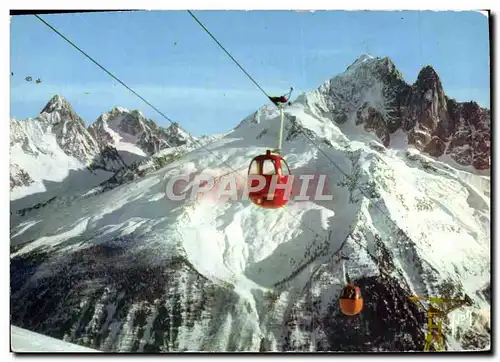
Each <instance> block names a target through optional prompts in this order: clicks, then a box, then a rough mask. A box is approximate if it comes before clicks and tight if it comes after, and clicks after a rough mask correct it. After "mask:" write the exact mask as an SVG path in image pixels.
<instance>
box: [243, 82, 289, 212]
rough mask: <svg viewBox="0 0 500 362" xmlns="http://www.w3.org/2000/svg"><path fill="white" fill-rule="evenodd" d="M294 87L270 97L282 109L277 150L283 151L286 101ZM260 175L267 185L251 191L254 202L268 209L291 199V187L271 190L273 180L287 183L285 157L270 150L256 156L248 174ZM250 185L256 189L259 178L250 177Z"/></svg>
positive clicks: (287, 175) (249, 193)
mask: <svg viewBox="0 0 500 362" xmlns="http://www.w3.org/2000/svg"><path fill="white" fill-rule="evenodd" d="M292 91H293V87H291V88H290V92H289V93H288V96H279V97H269V99H270V100H271V101H272V102H273V103H274V104H275V105H277V106H278V108H279V110H280V121H281V123H280V130H279V133H278V148H277V149H276V152H278V153H280V151H281V142H282V140H283V121H284V111H283V108H284V107H285V105H286V103H287V102H288V100H289V99H290V96H291V94H292ZM252 175H259V176H264V178H265V185H264V187H262V188H260V190H258V191H249V192H248V197H249V198H250V200H252V202H253V203H254V204H255V205H257V206H260V207H263V208H266V209H277V208H279V207H283V206H285V205H286V203H287V202H288V200H289V197H290V193H291V187H280V188H276V189H275V190H270V189H271V186H272V184H273V180H275V181H274V182H275V183H276V185H287V184H288V180H289V176H290V169H289V168H288V165H287V164H286V162H285V160H284V158H283V157H281V156H280V155H279V154H271V151H270V150H267V151H266V154H265V155H260V156H257V157H255V158H254V159H253V160H252V162H250V166H249V167H248V176H252ZM248 186H249V187H251V188H253V189H255V188H256V187H258V186H259V180H256V179H255V178H254V179H252V178H251V177H249V179H248Z"/></svg>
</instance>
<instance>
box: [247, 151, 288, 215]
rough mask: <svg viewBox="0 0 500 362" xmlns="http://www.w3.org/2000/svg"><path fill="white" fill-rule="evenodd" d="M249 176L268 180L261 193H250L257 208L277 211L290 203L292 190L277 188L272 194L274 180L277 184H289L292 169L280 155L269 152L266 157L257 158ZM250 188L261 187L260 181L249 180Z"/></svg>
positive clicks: (249, 195)
mask: <svg viewBox="0 0 500 362" xmlns="http://www.w3.org/2000/svg"><path fill="white" fill-rule="evenodd" d="M248 175H249V176H251V175H261V176H264V178H265V179H266V184H265V186H264V187H263V188H261V189H260V190H259V191H254V192H249V193H248V197H249V198H250V200H251V201H252V202H253V203H254V204H255V205H257V206H260V207H263V208H266V209H276V208H279V207H283V206H285V205H286V203H287V202H288V199H289V197H290V188H287V189H285V188H277V189H276V190H275V191H274V193H273V194H272V195H271V194H270V191H271V190H270V187H271V183H272V178H273V177H275V178H276V181H275V182H276V183H277V184H287V182H288V179H289V175H290V169H289V168H288V165H287V163H286V161H285V160H284V159H283V157H281V156H280V155H274V154H271V151H270V150H267V152H266V154H265V155H260V156H257V157H255V158H254V159H253V160H252V162H251V163H250V167H249V168H248ZM248 182H249V186H250V187H252V188H255V187H257V186H258V185H259V181H258V180H256V179H253V180H252V179H251V178H249V180H248Z"/></svg>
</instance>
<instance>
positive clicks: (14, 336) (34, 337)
mask: <svg viewBox="0 0 500 362" xmlns="http://www.w3.org/2000/svg"><path fill="white" fill-rule="evenodd" d="M10 345H11V348H12V351H13V352H15V353H18V352H28V353H29V352H87V353H95V352H99V351H96V350H95V349H91V348H85V347H82V346H78V345H76V344H73V343H68V342H63V341H61V340H58V339H55V338H50V337H47V336H44V335H41V334H38V333H34V332H30V331H28V330H26V329H22V328H19V327H15V326H10Z"/></svg>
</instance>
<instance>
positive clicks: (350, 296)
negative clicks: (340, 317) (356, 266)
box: [339, 257, 363, 316]
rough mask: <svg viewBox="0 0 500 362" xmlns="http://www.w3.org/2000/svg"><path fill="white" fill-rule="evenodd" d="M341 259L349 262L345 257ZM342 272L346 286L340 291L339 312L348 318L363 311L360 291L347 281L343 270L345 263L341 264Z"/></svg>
mask: <svg viewBox="0 0 500 362" xmlns="http://www.w3.org/2000/svg"><path fill="white" fill-rule="evenodd" d="M342 259H344V260H349V259H348V258H347V257H342ZM342 272H343V274H344V283H345V284H346V286H345V287H344V288H343V289H342V293H341V294H340V298H339V307H340V310H341V311H342V313H344V314H345V315H348V316H353V315H357V314H359V313H360V312H361V310H362V309H363V297H362V296H361V289H360V288H359V287H358V286H356V285H354V284H352V283H351V282H350V281H349V276H348V274H347V272H346V270H345V261H343V262H342Z"/></svg>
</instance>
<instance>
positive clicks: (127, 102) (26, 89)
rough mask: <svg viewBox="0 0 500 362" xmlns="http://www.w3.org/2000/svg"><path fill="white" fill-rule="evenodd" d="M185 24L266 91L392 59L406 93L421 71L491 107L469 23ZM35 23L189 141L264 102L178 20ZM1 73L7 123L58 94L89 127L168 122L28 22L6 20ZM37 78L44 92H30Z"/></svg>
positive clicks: (342, 16) (140, 16) (436, 15)
mask: <svg viewBox="0 0 500 362" xmlns="http://www.w3.org/2000/svg"><path fill="white" fill-rule="evenodd" d="M195 14H196V15H197V16H198V18H199V19H200V20H201V21H202V22H203V23H204V24H205V25H206V26H207V27H208V28H209V29H210V30H211V31H212V33H213V34H214V35H215V36H216V37H217V38H218V39H219V41H220V42H221V43H222V44H223V45H225V46H226V48H227V49H228V50H229V51H230V52H231V53H232V54H233V56H234V57H235V58H236V59H238V60H239V61H240V63H241V64H242V65H243V66H244V67H245V68H246V70H247V71H248V72H249V73H250V74H251V75H252V76H253V77H254V78H255V79H256V80H257V81H258V82H259V83H260V84H261V85H262V86H263V88H264V89H265V90H266V91H267V92H268V93H273V92H276V93H280V94H281V93H285V92H286V91H287V90H288V89H289V87H290V86H294V87H295V88H296V90H297V92H301V91H305V90H308V89H313V88H317V87H318V86H319V85H320V84H321V83H323V82H324V81H325V80H327V79H329V78H332V77H333V76H335V75H336V74H338V73H341V72H343V71H344V70H345V68H346V67H347V66H348V65H349V64H351V63H352V62H353V61H354V60H355V59H356V58H357V57H358V56H359V55H360V54H361V53H365V52H368V53H370V54H372V55H375V56H388V57H390V58H391V59H392V60H393V61H394V63H395V64H396V67H397V68H398V69H399V70H400V71H401V72H402V73H403V75H404V77H405V80H406V81H407V82H409V83H413V82H414V81H415V79H416V77H417V75H418V72H419V70H420V69H421V68H422V67H423V66H425V65H427V64H430V65H432V66H433V67H434V68H435V69H436V71H437V72H438V74H439V76H440V77H441V81H442V82H443V86H444V88H445V91H446V93H447V94H448V95H449V96H450V97H453V98H456V99H458V100H459V101H468V100H475V101H477V102H478V103H479V104H481V105H482V106H486V107H489V99H490V84H489V36H488V20H487V17H485V16H484V15H481V14H479V13H474V12H430V11H429V12H353V11H345V12H342V11H335V12H334V11H329V12H325V11H321V12H313V13H311V12H294V11H197V12H195ZM42 17H43V18H44V19H46V20H47V21H48V22H49V23H51V24H52V25H53V26H54V27H56V28H57V29H58V30H59V31H60V32H62V33H63V34H64V35H66V36H67V37H68V38H70V39H71V40H73V41H74V42H75V43H76V44H77V45H78V46H80V47H81V48H82V49H83V50H85V51H86V52H87V53H88V54H90V55H91V56H93V57H94V58H95V59H96V60H98V61H99V62H100V63H101V64H102V65H103V66H105V67H106V68H108V69H109V70H110V71H111V72H112V73H114V74H115V75H117V76H118V77H119V78H121V79H122V80H123V81H124V82H125V83H127V84H128V85H129V86H130V87H131V88H133V89H135V90H136V91H137V92H138V93H139V94H141V95H142V96H143V97H144V98H146V99H147V100H148V101H149V102H151V103H152V104H154V105H155V106H156V107H157V108H159V109H160V110H161V111H162V112H163V113H165V114H166V115H167V116H169V117H170V118H171V119H173V120H174V121H177V122H179V123H180V125H181V126H182V127H183V128H185V129H186V130H188V131H190V132H192V133H193V134H194V135H201V134H211V133H216V132H222V131H227V130H229V129H230V128H232V127H234V126H235V125H236V124H238V123H239V122H240V121H241V120H242V119H243V118H245V117H246V116H247V115H249V114H250V113H252V112H253V111H255V110H256V109H257V108H259V107H260V106H262V105H263V104H265V103H267V99H266V98H265V96H264V95H263V94H262V93H260V91H259V90H258V89H257V88H256V87H255V85H254V84H253V83H252V82H251V81H250V80H249V79H248V78H247V77H246V76H245V75H244V74H243V72H241V70H240V69H239V68H238V67H237V66H236V65H235V64H234V63H233V62H232V61H231V60H230V59H229V57H228V56H227V55H226V54H225V53H223V52H222V51H221V50H220V48H218V46H217V45H216V44H215V43H214V42H213V40H212V39H211V38H210V37H209V36H208V35H207V34H206V33H205V32H204V31H203V30H202V29H201V27H200V26H199V25H198V24H197V23H196V22H195V21H194V20H193V19H192V18H191V16H190V15H189V14H188V13H187V12H184V11H150V12H127V13H124V12H114V13H94V14H92V13H91V14H88V13H83V14H64V15H43V16H42ZM11 71H12V72H14V76H13V77H11V116H12V117H15V118H17V119H23V118H27V117H35V116H36V115H37V114H38V113H39V112H40V110H41V109H42V108H43V106H44V105H45V104H46V103H47V101H48V100H49V99H50V97H51V96H53V95H54V94H60V95H62V96H64V97H66V98H67V99H68V100H69V101H70V103H71V104H72V105H73V107H74V108H75V110H76V112H77V113H78V114H79V115H80V116H81V117H82V118H83V119H85V121H86V122H87V124H90V123H92V122H93V121H94V120H95V119H97V117H98V116H99V115H100V114H101V113H103V112H105V111H108V110H110V109H111V108H112V107H113V106H122V107H125V108H129V109H139V110H141V111H142V112H143V113H144V114H145V115H146V116H147V117H149V118H152V119H154V120H155V121H157V122H158V123H159V124H161V125H164V126H167V125H168V124H169V123H168V122H167V121H166V120H164V119H163V118H162V117H161V116H160V115H158V114H157V113H156V112H155V111H154V110H152V109H151V108H150V107H149V106H147V105H146V104H144V103H143V102H142V101H141V100H140V99H138V98H136V97H135V96H134V95H133V94H131V93H130V92H129V91H128V90H126V89H125V88H123V87H122V86H121V85H120V84H118V83H117V82H116V81H114V80H113V79H112V78H110V77H109V75H107V74H106V73H104V72H103V71H102V70H101V69H99V68H98V67H97V66H96V65H95V64H93V63H92V62H90V61H89V60H88V59H87V58H85V57H84V56H83V55H82V54H81V53H79V52H78V51H77V50H76V49H74V48H73V47H71V46H70V45H69V44H68V43H66V42H65V41H64V40H62V39H61V38H60V37H59V36H58V35H56V34H55V33H54V32H52V31H51V30H50V29H49V28H47V27H46V26H45V25H44V24H43V23H41V22H40V21H39V20H38V19H36V18H35V17H34V16H17V17H13V18H12V20H11ZM28 75H30V76H32V77H33V83H27V82H26V81H25V80H24V78H25V77H26V76H28ZM38 77H40V78H41V79H42V80H43V83H42V84H38V85H37V84H34V80H35V79H36V78H38ZM85 92H90V94H85Z"/></svg>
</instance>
